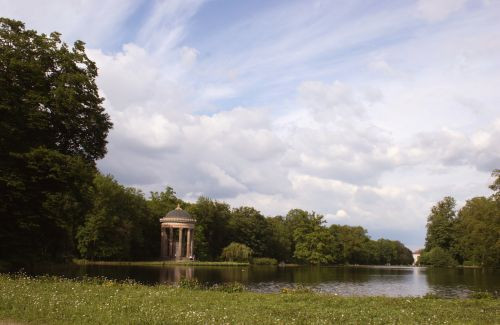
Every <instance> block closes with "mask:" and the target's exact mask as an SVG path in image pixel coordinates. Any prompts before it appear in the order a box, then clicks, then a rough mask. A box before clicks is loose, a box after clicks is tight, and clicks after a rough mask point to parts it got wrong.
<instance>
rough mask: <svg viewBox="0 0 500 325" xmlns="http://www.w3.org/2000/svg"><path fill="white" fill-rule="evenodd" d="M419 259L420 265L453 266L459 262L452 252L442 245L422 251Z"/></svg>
mask: <svg viewBox="0 0 500 325" xmlns="http://www.w3.org/2000/svg"><path fill="white" fill-rule="evenodd" d="M418 261H419V264H420V265H431V266H437V267H453V266H457V264H458V263H457V261H455V259H454V258H453V257H452V256H451V254H450V252H448V251H447V250H445V249H442V248H441V247H434V248H433V249H431V250H430V251H429V252H424V253H422V255H421V256H420V258H419V260H418Z"/></svg>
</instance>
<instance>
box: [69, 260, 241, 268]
mask: <svg viewBox="0 0 500 325" xmlns="http://www.w3.org/2000/svg"><path fill="white" fill-rule="evenodd" d="M73 263H75V264H78V265H127V266H130V265H131V266H164V265H198V266H247V265H249V263H241V262H203V261H142V262H140V261H139V262H127V261H88V260H78V259H75V260H73Z"/></svg>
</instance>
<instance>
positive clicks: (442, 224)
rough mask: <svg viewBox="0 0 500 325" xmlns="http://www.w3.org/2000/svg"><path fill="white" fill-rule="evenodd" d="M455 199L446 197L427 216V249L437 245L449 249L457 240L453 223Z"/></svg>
mask: <svg viewBox="0 0 500 325" xmlns="http://www.w3.org/2000/svg"><path fill="white" fill-rule="evenodd" d="M455 205H456V203H455V199H454V198H452V197H449V196H447V197H445V198H444V199H443V200H441V201H439V202H438V203H437V204H436V205H435V206H433V207H432V209H431V214H430V215H429V217H428V218H427V236H426V238H425V250H426V251H427V252H429V251H430V250H431V249H433V248H435V247H440V248H443V249H445V250H449V249H450V248H451V247H452V245H453V243H454V240H455V235H454V233H453V224H454V222H455V215H456V213H455Z"/></svg>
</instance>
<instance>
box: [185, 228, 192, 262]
mask: <svg viewBox="0 0 500 325" xmlns="http://www.w3.org/2000/svg"><path fill="white" fill-rule="evenodd" d="M186 232H187V238H186V239H187V240H186V257H187V258H189V257H190V256H191V229H189V228H188V229H187V231H186Z"/></svg>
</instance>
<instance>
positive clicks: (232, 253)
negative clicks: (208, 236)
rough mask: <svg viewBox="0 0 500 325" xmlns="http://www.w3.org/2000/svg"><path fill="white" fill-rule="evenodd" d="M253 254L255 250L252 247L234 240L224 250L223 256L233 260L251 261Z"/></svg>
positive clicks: (226, 259) (227, 259)
mask: <svg viewBox="0 0 500 325" xmlns="http://www.w3.org/2000/svg"><path fill="white" fill-rule="evenodd" d="M252 254H253V251H252V249H251V248H250V247H248V246H246V245H244V244H240V243H235V242H233V243H231V244H229V245H228V246H227V247H225V248H224V249H223V250H222V254H221V258H222V259H223V260H225V261H231V262H232V261H236V262H250V260H251V259H252Z"/></svg>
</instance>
